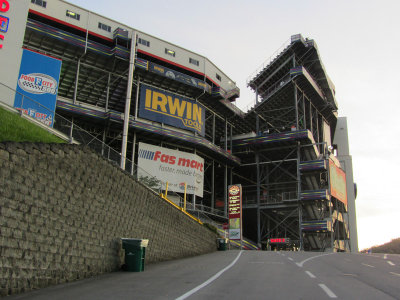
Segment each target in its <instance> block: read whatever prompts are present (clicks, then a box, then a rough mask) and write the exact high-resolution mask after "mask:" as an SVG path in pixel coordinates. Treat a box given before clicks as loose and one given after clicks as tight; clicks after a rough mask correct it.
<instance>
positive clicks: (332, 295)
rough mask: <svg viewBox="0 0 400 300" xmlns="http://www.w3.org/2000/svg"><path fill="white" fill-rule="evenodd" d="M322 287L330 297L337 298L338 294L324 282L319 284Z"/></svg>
mask: <svg viewBox="0 0 400 300" xmlns="http://www.w3.org/2000/svg"><path fill="white" fill-rule="evenodd" d="M318 285H319V286H320V287H321V289H323V290H324V292H325V293H326V294H327V295H328V296H329V297H330V298H337V296H336V295H335V294H334V293H333V292H332V291H331V290H330V289H329V288H328V287H327V286H326V285H325V284H323V283H320V284H318Z"/></svg>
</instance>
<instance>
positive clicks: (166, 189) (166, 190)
mask: <svg viewBox="0 0 400 300" xmlns="http://www.w3.org/2000/svg"><path fill="white" fill-rule="evenodd" d="M167 193H168V181H167V182H166V186H165V198H167Z"/></svg>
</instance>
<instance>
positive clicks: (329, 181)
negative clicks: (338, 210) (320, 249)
mask: <svg viewBox="0 0 400 300" xmlns="http://www.w3.org/2000/svg"><path fill="white" fill-rule="evenodd" d="M325 155H326V156H325V157H324V158H325V160H326V162H327V164H328V167H327V171H326V172H327V178H328V193H329V202H328V205H329V218H330V219H331V249H332V252H333V251H334V249H333V242H334V236H333V234H334V228H333V218H332V213H333V212H332V207H333V203H332V196H331V178H330V175H331V174H330V173H329V155H328V153H325Z"/></svg>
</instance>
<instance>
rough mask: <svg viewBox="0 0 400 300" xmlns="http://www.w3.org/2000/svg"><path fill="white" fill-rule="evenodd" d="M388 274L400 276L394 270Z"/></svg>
mask: <svg viewBox="0 0 400 300" xmlns="http://www.w3.org/2000/svg"><path fill="white" fill-rule="evenodd" d="M390 274H392V275H395V276H400V274H399V273H395V272H390Z"/></svg>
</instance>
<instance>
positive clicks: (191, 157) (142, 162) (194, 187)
mask: <svg viewBox="0 0 400 300" xmlns="http://www.w3.org/2000/svg"><path fill="white" fill-rule="evenodd" d="M138 167H139V168H138V179H139V180H140V179H141V178H142V179H143V178H146V177H149V176H154V177H156V178H157V179H158V180H160V182H161V185H162V188H163V189H165V186H166V182H168V190H169V191H173V192H179V193H183V192H184V191H185V183H186V192H187V193H188V194H195V195H196V196H199V197H203V186H204V159H203V158H201V157H200V156H198V155H196V154H192V153H187V152H181V151H178V150H172V149H168V148H162V147H158V146H153V145H149V144H145V143H139V154H138Z"/></svg>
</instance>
